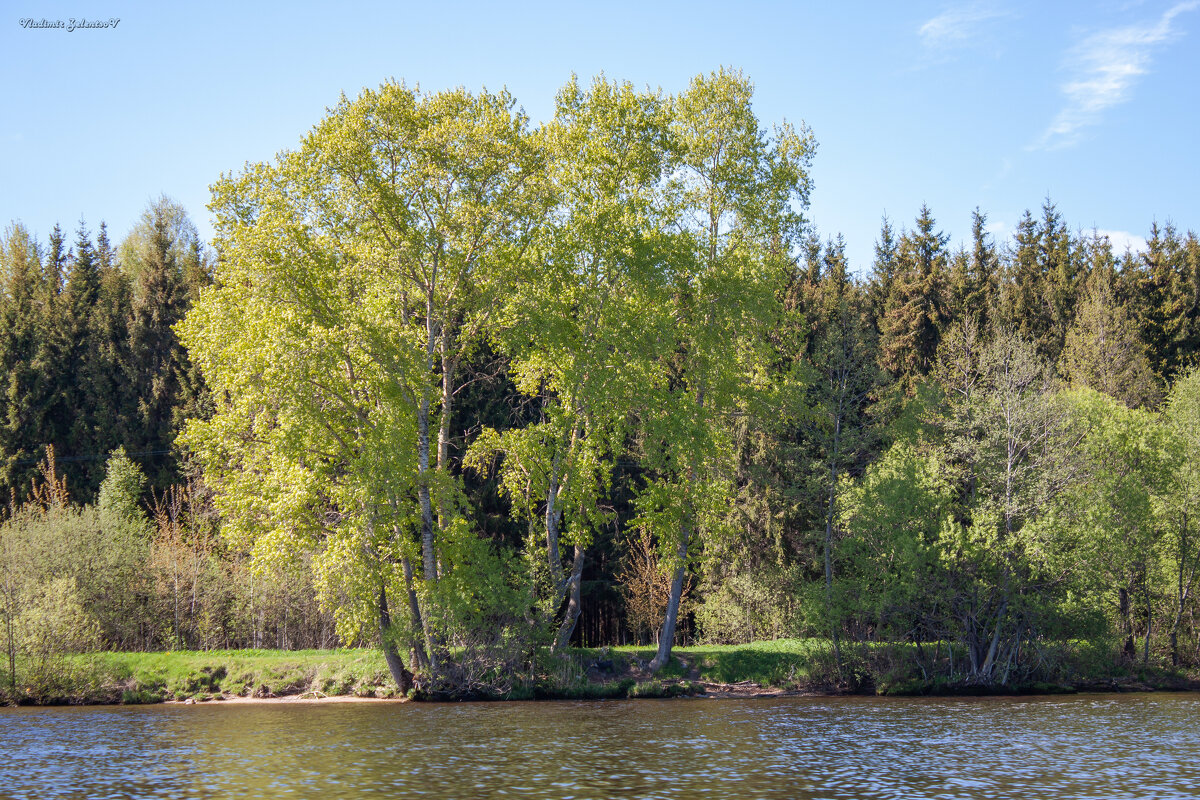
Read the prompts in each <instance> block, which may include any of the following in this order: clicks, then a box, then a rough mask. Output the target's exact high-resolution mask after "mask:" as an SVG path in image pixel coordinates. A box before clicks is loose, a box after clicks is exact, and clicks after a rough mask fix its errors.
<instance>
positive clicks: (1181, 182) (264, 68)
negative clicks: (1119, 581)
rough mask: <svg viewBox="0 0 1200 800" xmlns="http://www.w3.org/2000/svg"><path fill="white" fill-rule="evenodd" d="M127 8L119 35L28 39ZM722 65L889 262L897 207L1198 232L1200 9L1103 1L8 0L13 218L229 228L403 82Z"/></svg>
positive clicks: (853, 235)
mask: <svg viewBox="0 0 1200 800" xmlns="http://www.w3.org/2000/svg"><path fill="white" fill-rule="evenodd" d="M26 17H33V18H36V19H39V20H40V19H43V18H44V19H47V20H52V21H53V20H59V19H61V20H63V21H64V22H65V23H67V22H69V20H70V19H71V18H72V17H74V18H76V19H79V18H87V19H90V20H95V19H101V20H108V19H112V18H119V19H120V22H119V23H118V24H117V25H116V27H115V28H108V29H88V30H75V31H67V30H66V29H65V28H64V29H31V28H26V27H22V25H21V23H20V20H21V19H22V18H26ZM721 65H725V66H730V67H734V68H740V69H742V70H744V71H745V72H746V74H748V75H749V76H750V77H751V78H752V79H753V80H754V82H755V84H756V87H757V92H756V96H755V108H756V110H757V112H758V114H759V117H760V118H761V119H762V120H763V121H764V122H766V123H770V122H772V121H776V120H779V119H782V118H787V119H788V120H789V121H792V122H799V121H801V120H803V121H804V122H805V123H807V124H808V125H809V127H811V128H812V130H813V132H814V134H815V136H816V139H817V141H818V143H819V148H818V151H817V155H816V158H815V161H814V163H813V178H814V183H815V186H814V193H813V196H812V206H811V208H810V210H809V217H810V218H811V219H812V220H813V221H814V223H815V224H816V225H817V228H818V230H819V232H820V233H821V235H822V236H829V235H832V234H835V233H838V232H840V233H842V234H844V235H845V237H846V240H847V245H848V251H849V254H850V257H851V262H852V264H853V265H854V266H855V268H856V269H863V268H865V267H867V266H868V265H869V263H870V260H871V255H872V245H873V242H874V240H875V238H876V236H877V235H878V231H879V223H880V219H881V217H882V215H883V214H885V213H886V214H888V215H889V216H890V217H891V218H892V220H893V221H894V222H895V223H896V224H897V226H901V225H911V221H912V219H913V218H914V216H915V215H916V214H917V212H918V210H919V209H920V207H921V204H922V203H928V204H929V206H930V208H931V209H932V211H933V213H934V216H935V217H936V218H937V220H938V222H939V224H940V226H941V227H942V229H943V230H945V231H946V232H947V233H949V234H950V235H951V237H952V238H951V241H952V243H954V244H958V243H960V242H962V241H963V240H964V238H966V237H967V236H968V235H969V230H970V228H969V225H970V213H971V210H972V209H973V208H975V207H976V206H979V207H980V208H981V209H982V210H983V211H984V212H985V213H987V214H988V217H989V221H990V223H991V226H992V229H993V231H994V232H995V233H996V235H997V238H999V239H1004V238H1006V237H1007V235H1008V234H1009V233H1011V230H1012V227H1013V225H1014V224H1015V223H1016V221H1017V219H1018V218H1019V217H1020V215H1021V213H1022V211H1023V210H1024V209H1026V208H1032V209H1034V210H1035V211H1036V210H1037V209H1038V208H1039V207H1040V205H1041V204H1042V202H1043V200H1044V199H1045V198H1046V197H1049V198H1051V199H1052V200H1053V201H1054V202H1055V203H1056V204H1057V205H1058V208H1059V210H1060V211H1061V212H1062V213H1063V214H1064V216H1065V218H1066V220H1067V222H1068V223H1069V224H1070V225H1072V226H1073V227H1080V228H1084V229H1087V230H1090V229H1091V228H1093V227H1096V228H1099V229H1101V230H1104V231H1110V232H1112V236H1113V239H1114V241H1115V242H1117V243H1118V244H1119V246H1120V247H1121V248H1123V247H1124V246H1125V244H1126V242H1131V243H1132V244H1133V245H1134V246H1137V244H1138V243H1139V237H1144V236H1145V235H1146V232H1147V230H1148V229H1149V226H1150V223H1151V222H1152V221H1153V220H1158V221H1159V222H1164V221H1167V220H1172V221H1174V222H1175V224H1176V225H1177V226H1179V227H1180V228H1182V229H1188V228H1200V192H1198V191H1197V187H1198V186H1200V158H1198V157H1197V155H1196V147H1197V142H1198V141H1200V136H1198V135H1197V131H1198V130H1200V80H1197V78H1198V77H1200V0H1187V1H1186V2H1174V1H1168V2H1151V1H1150V0H1147V1H1146V2H1103V0H1102V1H1101V2H1096V3H1087V4H1084V3H1079V4H1070V3H1054V4H1043V3H1001V2H994V3H993V2H986V0H980V1H979V2H961V3H960V2H949V3H943V2H931V3H923V2H916V3H892V2H886V3H885V2H877V3H785V2H777V3H767V2H759V3H755V2H749V3H741V4H738V5H736V6H735V4H732V3H707V2H690V3H652V2H644V1H643V2H635V3H621V2H604V3H581V2H573V1H572V0H559V2H555V3H505V4H502V3H494V2H493V3H477V4H472V3H462V4H452V3H440V4H438V3H429V2H423V3H410V2H397V3H378V4H373V3H358V4H355V3H346V4H344V5H342V6H340V7H338V8H337V9H332V8H330V7H327V5H326V4H323V3H302V2H296V3H287V4H283V3H280V4H278V5H276V6H274V7H272V6H271V5H270V4H253V3H247V2H243V3H219V2H215V3H207V4H204V5H203V6H201V5H196V6H195V7H193V8H185V7H184V4H177V3H162V2H159V3H155V4H150V3H131V2H120V1H119V0H104V2H95V0H76V2H73V3H58V2H50V1H49V0H18V2H16V3H14V2H6V3H5V4H4V13H3V15H0V70H2V72H0V75H2V76H3V80H4V87H5V91H4V103H3V109H4V110H3V113H2V114H0V147H2V150H0V153H2V155H0V224H7V223H8V221H10V220H21V221H22V222H24V223H25V224H26V225H27V226H28V227H29V228H31V229H32V230H33V231H34V232H35V233H36V234H37V235H38V236H39V237H40V238H42V239H43V240H44V238H45V235H46V233H47V232H48V231H49V229H50V227H51V226H52V225H53V224H54V223H55V222H56V221H57V222H60V223H61V224H62V225H63V227H64V229H66V230H68V231H73V230H74V229H75V228H76V226H77V223H78V220H79V219H80V217H81V216H83V217H84V218H86V220H87V222H88V224H89V227H91V228H92V229H93V230H94V229H95V228H96V226H98V224H99V222H100V220H101V219H104V220H106V221H107V222H108V225H109V228H110V231H111V232H112V235H113V237H114V238H115V239H119V238H120V237H121V236H123V235H124V233H125V232H127V231H128V230H129V228H130V227H131V226H132V225H133V224H134V222H135V221H136V220H137V218H138V216H139V214H140V213H141V211H142V210H143V208H144V207H145V206H146V204H147V203H148V202H149V201H150V200H151V199H153V198H155V197H157V196H158V195H159V194H166V195H168V196H170V197H172V198H173V199H175V200H177V201H179V202H181V203H182V204H184V206H186V208H187V209H188V210H189V212H190V213H191V215H192V218H193V220H194V221H195V222H196V224H197V226H198V227H199V229H200V231H201V233H202V234H204V235H205V236H206V237H207V236H208V235H210V234H211V225H210V223H209V215H208V211H207V209H206V208H205V206H206V203H207V202H208V185H209V184H210V183H211V182H212V181H213V180H214V179H215V178H217V177H218V176H219V175H220V174H221V173H222V172H227V171H230V170H237V169H239V168H240V167H241V166H242V164H243V163H244V162H246V161H259V160H263V159H269V158H271V157H272V156H273V155H274V154H275V153H276V152H278V151H279V150H281V149H287V148H291V147H293V146H295V145H296V143H297V142H298V141H299V139H300V137H301V136H302V135H303V134H304V133H305V132H306V131H307V130H308V129H309V128H310V127H311V126H312V125H313V124H315V123H316V122H317V121H318V120H319V119H320V118H321V117H322V115H323V114H324V112H325V109H326V107H328V106H331V105H333V104H335V103H336V102H337V100H338V96H339V93H340V92H343V91H344V92H346V93H347V94H349V95H354V94H356V93H357V92H358V91H359V90H360V89H361V88H362V87H364V86H376V85H378V84H379V83H380V82H381V81H383V80H384V79H386V78H389V77H394V78H397V79H405V80H407V81H408V82H409V83H419V84H420V85H421V87H422V88H423V89H428V90H436V89H440V88H445V87H451V86H457V85H464V86H467V87H468V88H479V87H481V86H487V87H488V88H491V89H496V88H499V87H501V86H507V87H508V89H509V90H510V91H512V92H513V94H514V95H515V96H516V97H517V99H518V100H519V101H520V103H521V104H522V105H523V106H524V107H525V109H526V111H527V112H528V113H529V114H530V115H531V116H532V117H533V119H534V120H542V119H546V118H547V117H548V116H549V115H550V114H551V110H552V104H553V98H554V94H555V92H556V90H557V89H558V87H559V86H561V85H562V83H563V82H564V81H565V80H566V79H567V77H568V76H569V75H570V74H571V73H572V72H575V73H577V74H579V75H580V77H581V78H583V79H589V78H590V77H591V76H592V75H595V74H597V73H599V72H601V71H603V72H604V73H605V74H606V75H608V76H609V77H610V78H619V79H628V80H630V81H633V82H634V83H635V84H638V85H646V84H648V85H650V86H653V87H662V88H663V89H664V90H666V91H668V92H673V91H678V90H681V89H683V88H684V87H685V86H686V85H687V82H688V80H689V79H690V77H691V76H693V75H695V74H697V73H700V72H708V71H711V70H714V69H716V68H717V67H719V66H721Z"/></svg>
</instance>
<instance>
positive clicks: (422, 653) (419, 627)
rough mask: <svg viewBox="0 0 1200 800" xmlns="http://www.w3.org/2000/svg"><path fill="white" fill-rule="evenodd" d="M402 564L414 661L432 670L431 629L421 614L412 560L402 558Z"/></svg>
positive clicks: (423, 668)
mask: <svg viewBox="0 0 1200 800" xmlns="http://www.w3.org/2000/svg"><path fill="white" fill-rule="evenodd" d="M400 566H401V567H402V568H403V569H404V588H405V590H406V591H407V593H408V616H409V619H410V620H411V624H412V632H413V637H412V651H413V662H414V663H415V664H416V666H417V669H420V670H423V671H425V672H430V671H431V669H432V665H431V664H430V661H429V651H428V650H427V649H426V647H427V646H428V645H429V629H428V628H426V627H425V620H424V619H423V618H422V615H421V604H420V602H419V601H418V600H417V590H416V589H415V588H414V587H413V568H412V562H411V561H409V560H408V559H407V558H402V559H401V560H400ZM418 631H420V632H421V634H423V635H424V636H425V641H424V642H422V641H421V640H420V639H419V638H418V635H417V632H418Z"/></svg>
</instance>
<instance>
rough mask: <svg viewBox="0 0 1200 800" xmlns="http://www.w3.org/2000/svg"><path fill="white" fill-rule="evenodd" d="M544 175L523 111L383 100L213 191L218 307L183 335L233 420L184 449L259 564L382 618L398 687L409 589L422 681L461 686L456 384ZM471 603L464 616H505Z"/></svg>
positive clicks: (398, 97) (510, 279) (359, 102)
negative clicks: (456, 662) (453, 647)
mask: <svg viewBox="0 0 1200 800" xmlns="http://www.w3.org/2000/svg"><path fill="white" fill-rule="evenodd" d="M540 175H541V161H540V149H539V148H538V147H537V146H536V143H535V142H534V140H533V138H532V135H531V133H530V131H529V126H528V121H527V119H526V118H525V116H524V115H523V114H522V113H520V112H519V111H517V110H516V109H515V108H514V102H513V100H512V98H511V97H510V96H509V95H508V94H506V93H500V94H490V93H486V92H484V93H480V94H477V95H476V94H472V93H470V92H467V91H465V90H461V89H459V90H454V91H447V92H440V93H436V94H424V93H421V92H420V91H417V90H414V89H410V88H408V87H406V86H404V85H401V84H396V83H387V84H384V85H383V86H381V87H380V88H379V89H378V90H366V91H364V92H363V93H362V94H361V95H360V96H359V97H358V98H357V99H354V100H349V99H346V98H343V99H342V101H341V102H340V103H339V104H338V106H337V107H336V108H334V109H333V110H332V111H331V112H330V114H329V115H328V116H327V117H326V118H325V119H324V120H322V121H321V122H320V123H319V124H318V125H317V126H316V127H315V128H314V129H313V131H312V132H311V133H310V134H309V135H308V136H307V137H306V138H305V139H304V141H303V142H302V144H301V147H300V148H299V149H298V150H297V151H295V152H290V153H284V154H282V155H281V156H280V157H279V158H278V159H277V161H276V162H275V163H273V164H258V165H253V166H250V167H248V168H247V169H246V171H245V172H244V173H243V174H242V175H240V176H229V177H226V178H223V179H222V180H221V181H220V182H218V183H217V184H216V185H215V186H214V190H213V191H214V199H213V204H212V208H213V210H214V212H215V214H216V217H217V235H218V238H217V245H218V251H219V252H220V254H221V266H220V268H219V270H218V274H217V279H218V282H219V287H218V288H216V289H214V290H212V291H209V292H205V293H203V294H202V295H201V300H200V302H199V303H198V305H197V308H196V311H195V313H193V314H192V315H190V316H189V317H188V320H187V322H186V323H185V325H184V326H183V330H184V332H185V335H186V338H187V343H188V346H189V349H190V350H191V352H192V353H193V354H194V356H195V357H196V358H197V359H198V360H199V361H200V362H201V365H202V367H203V369H204V374H205V376H206V377H207V379H208V380H209V381H210V382H211V384H212V386H213V391H214V394H215V395H216V396H217V397H218V398H219V399H220V403H219V407H218V411H217V413H216V415H215V416H214V418H213V419H212V421H211V422H208V423H195V424H193V426H192V428H191V429H190V431H189V434H188V437H187V441H188V443H189V444H190V445H191V446H192V447H193V449H195V450H196V451H197V452H198V453H199V454H200V455H201V458H202V460H203V461H204V463H205V465H206V468H207V469H208V470H209V471H210V474H212V475H213V476H214V478H215V480H217V481H218V483H219V488H220V489H221V490H222V499H221V503H222V504H223V507H224V509H225V510H226V512H227V513H229V514H230V516H231V519H233V520H235V527H236V528H238V529H240V530H242V531H244V532H245V533H247V534H249V535H250V536H251V537H252V539H253V540H254V541H255V542H256V547H257V548H258V550H259V551H260V552H261V553H264V554H270V553H271V552H278V551H281V550H284V549H286V548H284V547H282V545H284V544H286V542H287V541H288V540H289V539H292V538H295V537H299V538H308V539H309V541H310V543H316V544H317V545H318V546H319V547H321V548H322V549H323V552H324V553H325V554H326V558H325V559H324V560H321V561H319V564H320V565H321V566H320V569H321V570H322V585H323V586H324V587H325V588H326V591H327V599H330V600H332V599H333V598H336V597H345V598H349V599H350V602H349V603H347V604H344V607H343V610H344V611H347V613H348V614H349V616H347V617H346V618H347V619H348V618H349V617H352V616H355V614H354V613H350V612H356V614H357V616H356V619H358V620H359V621H360V622H361V621H362V620H364V619H365V618H366V616H367V609H368V608H370V609H374V611H372V612H370V613H371V614H374V615H375V617H374V618H375V619H377V620H378V622H379V625H380V627H381V629H382V630H381V633H382V638H383V641H384V645H385V653H386V654H387V656H388V662H389V666H391V668H392V672H393V675H394V676H395V677H396V680H397V682H398V683H400V684H401V685H404V684H405V683H406V682H407V678H406V675H405V668H404V666H403V663H402V662H401V660H400V656H399V652H398V650H397V649H396V648H395V647H394V646H392V642H393V640H392V638H391V635H390V629H391V627H392V623H393V620H392V617H391V611H390V607H389V605H388V600H387V597H388V593H389V591H391V592H392V593H393V595H395V594H398V592H397V591H396V588H395V587H396V586H397V585H400V583H399V582H400V578H401V576H402V577H403V586H404V589H405V594H406V595H407V598H408V612H409V622H408V625H407V628H408V630H409V631H410V633H411V634H412V636H411V637H410V639H409V644H410V645H411V646H412V648H413V651H414V654H415V657H416V661H417V664H418V666H420V667H422V668H424V669H427V670H428V671H429V672H430V674H431V675H432V676H433V677H434V678H435V679H438V680H440V679H442V678H448V677H449V673H448V672H447V670H446V669H444V668H443V666H442V665H440V664H439V661H443V660H444V655H445V645H446V644H447V643H446V642H445V638H444V637H445V634H446V623H447V619H448V618H449V617H448V616H447V615H452V614H453V612H452V611H451V610H448V609H447V607H446V602H445V601H446V599H447V596H448V595H447V594H446V593H445V592H439V586H438V585H439V583H440V582H442V581H447V583H448V587H449V588H448V589H447V591H449V592H450V593H451V594H454V593H455V591H457V590H455V589H454V587H458V588H461V586H460V584H461V579H460V576H459V575H458V574H456V570H458V569H460V568H461V569H465V570H468V571H469V570H472V569H476V568H478V567H479V563H478V562H479V560H480V559H482V560H483V561H487V560H488V558H489V555H488V553H487V549H486V547H484V548H483V549H481V547H480V543H478V542H476V541H475V540H474V537H473V535H471V534H470V532H469V531H467V529H466V525H465V522H464V521H463V519H462V514H461V512H460V505H461V504H460V502H459V492H457V491H456V489H455V485H456V484H455V479H454V478H453V477H452V475H451V471H450V459H451V453H450V446H451V442H450V416H451V413H452V410H453V401H454V397H455V394H456V393H457V392H458V391H459V390H460V388H461V386H462V383H463V381H462V379H461V377H460V376H459V365H460V363H461V362H462V360H463V358H464V357H465V355H466V354H467V353H469V352H470V350H471V348H473V347H475V346H476V345H477V344H478V343H479V341H480V339H481V333H482V331H484V330H486V329H487V327H488V326H489V325H490V324H491V320H492V317H493V315H494V313H495V311H496V308H497V304H498V302H499V299H500V298H502V297H504V296H505V295H506V294H507V293H509V292H510V291H512V289H513V287H514V285H515V284H516V283H517V282H518V280H519V278H520V277H521V274H522V273H521V268H522V264H523V253H524V251H525V249H526V247H527V246H528V242H529V241H530V231H531V229H532V228H533V227H535V226H536V225H538V224H540V222H541V219H542V216H543V208H544V199H543V198H544V192H542V191H541V188H540V184H539V176H540ZM414 501H415V502H414ZM414 531H415V533H416V534H417V535H416V541H415V542H413V540H412V537H411V536H409V535H408V534H409V533H410V532H414ZM414 544H415V545H416V546H417V548H419V549H415V550H414V548H413V545H414ZM418 554H419V563H420V565H421V568H422V569H421V574H420V580H415V579H414V578H413V570H412V568H411V564H412V562H413V561H414V560H415V559H416V558H417V557H418ZM493 588H494V587H493ZM477 592H483V593H484V594H485V595H486V594H488V587H487V586H473V587H471V591H470V592H467V593H466V594H464V593H463V592H457V594H456V595H455V597H456V598H457V599H458V600H459V601H461V603H460V606H459V607H458V609H457V610H458V611H462V612H463V613H469V614H478V613H480V608H481V605H486V602H487V601H488V600H490V599H494V597H493V598H488V597H481V596H477V595H476V594H474V593H477ZM491 594H493V595H495V592H492V593H491Z"/></svg>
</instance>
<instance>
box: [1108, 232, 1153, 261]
mask: <svg viewBox="0 0 1200 800" xmlns="http://www.w3.org/2000/svg"><path fill="white" fill-rule="evenodd" d="M1096 233H1098V234H1099V235H1101V236H1107V237H1108V241H1109V243H1111V244H1112V249H1113V252H1114V253H1116V254H1117V255H1118V256H1120V255H1122V254H1123V253H1124V252H1125V251H1126V250H1132V251H1133V252H1135V253H1140V252H1142V251H1143V250H1145V249H1146V240H1145V239H1143V238H1142V237H1141V236H1135V235H1134V234H1132V233H1130V232H1129V231H1106V230H1103V229H1097V230H1096Z"/></svg>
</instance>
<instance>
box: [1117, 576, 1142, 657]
mask: <svg viewBox="0 0 1200 800" xmlns="http://www.w3.org/2000/svg"><path fill="white" fill-rule="evenodd" d="M1131 605H1132V604H1131V603H1130V602H1129V590H1128V589H1126V588H1125V587H1124V586H1122V587H1121V588H1119V589H1118V590H1117V607H1118V609H1119V610H1120V612H1121V627H1122V628H1124V633H1125V646H1124V647H1123V648H1122V652H1123V653H1124V654H1125V657H1126V658H1129V659H1134V658H1136V657H1137V648H1136V647H1135V646H1134V644H1133V616H1132V615H1133V610H1132V608H1131Z"/></svg>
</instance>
